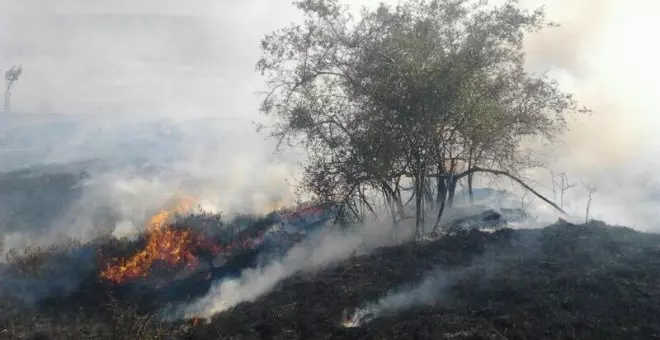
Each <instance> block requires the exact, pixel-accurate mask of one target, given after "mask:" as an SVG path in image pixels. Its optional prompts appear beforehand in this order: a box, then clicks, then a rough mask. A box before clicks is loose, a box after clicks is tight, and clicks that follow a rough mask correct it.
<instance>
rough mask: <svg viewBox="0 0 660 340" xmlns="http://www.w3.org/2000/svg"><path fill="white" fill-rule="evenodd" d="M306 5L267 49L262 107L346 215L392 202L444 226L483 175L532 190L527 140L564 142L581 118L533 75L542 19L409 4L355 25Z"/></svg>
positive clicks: (398, 214) (414, 0)
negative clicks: (534, 42)
mask: <svg viewBox="0 0 660 340" xmlns="http://www.w3.org/2000/svg"><path fill="white" fill-rule="evenodd" d="M294 4H295V5H296V6H297V7H298V8H299V9H300V10H301V11H303V13H304V15H305V20H304V22H303V23H302V24H291V25H290V26H288V27H285V28H283V29H280V30H278V31H275V32H273V33H271V34H269V35H267V36H266V37H265V38H264V39H263V40H262V44H261V48H262V51H263V56H262V58H261V59H260V60H259V61H258V63H257V70H258V71H259V72H261V74H262V75H265V76H266V77H267V93H266V95H265V98H264V100H263V103H262V110H263V112H264V113H265V114H267V115H270V116H273V117H275V120H274V121H275V123H274V124H273V125H272V126H270V128H271V133H272V135H273V136H274V137H277V138H278V139H279V141H280V143H288V144H294V145H299V146H303V147H305V148H306V149H307V150H308V152H309V159H310V162H309V164H307V165H306V166H305V171H304V179H303V187H304V188H305V189H307V190H309V191H310V192H311V193H313V194H314V195H315V196H316V197H317V198H319V199H321V200H324V201H327V202H332V203H334V204H337V205H338V207H339V208H340V212H342V213H343V214H342V215H343V216H344V217H346V218H359V217H360V216H362V215H363V214H364V212H365V211H370V212H372V213H375V210H376V208H375V206H376V202H377V201H378V200H381V201H383V202H385V203H386V204H385V206H386V207H388V209H389V212H390V213H391V216H392V218H393V220H394V221H398V220H400V219H403V218H408V217H412V216H409V215H411V214H410V212H409V209H408V207H407V206H408V205H409V204H410V203H409V202H414V207H415V209H414V217H415V219H416V221H417V225H418V227H420V226H421V225H422V224H423V223H424V218H425V215H426V214H427V213H428V212H429V211H433V209H435V211H436V212H437V215H436V216H437V217H436V221H435V225H436V227H437V225H438V224H439V222H440V217H441V215H442V213H443V210H444V207H445V205H451V204H452V203H453V197H454V192H455V190H456V185H457V183H458V182H459V181H460V180H462V179H464V178H466V179H467V181H468V182H469V186H470V188H471V183H472V176H473V174H475V173H478V172H485V173H491V174H495V175H504V176H509V177H510V178H512V179H514V180H516V181H517V182H519V183H520V184H522V185H523V186H525V187H527V188H528V189H531V188H530V187H529V186H528V185H526V184H525V183H524V182H523V181H522V180H521V179H520V178H519V176H518V174H519V172H520V170H523V169H525V168H528V167H530V166H532V165H534V159H533V157H530V155H529V154H528V153H527V152H526V150H525V147H524V146H525V141H527V140H529V139H530V138H538V137H541V138H544V139H548V140H551V139H552V138H553V137H554V136H556V135H557V134H558V133H561V132H562V131H563V130H564V129H565V128H566V116H567V115H568V114H570V113H573V112H576V103H575V101H574V100H573V99H572V97H571V95H570V94H567V93H564V92H562V91H561V90H560V89H559V87H558V84H557V83H556V82H555V81H553V80H551V79H549V78H548V77H546V76H545V75H543V74H532V73H529V72H527V71H526V70H525V68H524V61H525V59H524V57H525V54H524V52H523V38H524V36H525V34H526V33H529V32H534V31H537V30H540V29H543V28H545V27H548V26H550V25H549V24H548V23H547V22H546V21H545V17H544V13H543V11H542V10H536V11H533V12H528V11H524V10H522V9H520V8H518V7H517V6H516V3H515V2H514V1H510V2H507V3H505V4H504V5H501V6H492V5H489V4H488V3H487V2H486V1H472V0H409V1H407V2H405V3H403V4H401V5H399V6H396V7H390V6H387V5H384V4H381V5H380V6H379V7H378V8H376V9H374V10H367V9H363V10H362V12H361V15H360V16H359V17H358V18H355V17H353V16H351V15H350V13H349V11H348V8H347V7H345V6H342V5H341V4H340V3H339V2H338V1H337V0H301V1H297V2H295V3H294ZM534 193H535V194H537V195H538V196H541V195H540V194H538V193H537V192H535V191H534ZM541 198H543V197H542V196H541ZM408 199H409V200H408ZM406 200H407V202H406ZM546 201H547V202H548V203H550V204H553V203H552V202H550V201H549V200H546ZM553 205H554V204H553ZM555 208H557V209H559V210H561V209H560V208H559V207H557V206H556V205H555Z"/></svg>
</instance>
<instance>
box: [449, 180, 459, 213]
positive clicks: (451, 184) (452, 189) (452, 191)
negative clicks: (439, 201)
mask: <svg viewBox="0 0 660 340" xmlns="http://www.w3.org/2000/svg"><path fill="white" fill-rule="evenodd" d="M456 184H458V178H456V177H455V176H451V177H450V179H449V187H448V193H447V196H448V197H447V207H449V208H451V207H453V206H454V195H455V194H456Z"/></svg>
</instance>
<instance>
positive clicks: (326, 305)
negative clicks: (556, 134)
mask: <svg viewBox="0 0 660 340" xmlns="http://www.w3.org/2000/svg"><path fill="white" fill-rule="evenodd" d="M108 242H110V243H112V242H116V241H108ZM104 246H105V247H107V246H108V245H107V244H106V245H104ZM129 246H131V244H124V245H123V247H129ZM132 246H134V247H137V244H136V243H133V244H132ZM116 247H118V248H119V247H120V245H116ZM48 257H49V258H53V256H52V254H51V255H49V256H48ZM35 258H36V259H32V260H31V261H32V262H30V261H24V262H21V263H17V264H15V265H14V266H23V267H24V268H23V270H24V271H27V272H30V270H32V272H38V271H39V263H40V262H39V261H40V260H38V256H36V257H35ZM243 260H244V261H246V262H244V263H236V264H235V266H236V268H240V267H241V266H249V265H251V264H254V262H252V260H251V259H249V256H248V257H247V258H244V259H243ZM42 262H43V261H42ZM62 265H63V266H64V265H67V264H66V263H62ZM461 268H482V269H484V268H485V269H488V270H476V271H474V273H473V274H472V275H465V276H462V277H461V279H460V280H456V281H455V282H452V283H451V284H450V286H449V287H448V288H439V289H444V291H443V292H437V293H438V294H436V295H437V296H442V299H441V300H439V301H435V302H436V303H434V301H432V300H429V301H425V303H424V304H423V305H418V306H414V307H411V308H408V309H405V310H400V311H399V312H398V313H391V314H386V315H383V316H381V317H379V318H377V319H375V320H373V321H372V322H370V323H367V324H365V325H363V326H361V327H356V328H343V327H341V325H340V323H339V322H340V319H341V317H342V315H343V312H344V311H345V310H346V309H348V308H352V307H356V306H359V305H362V304H363V303H365V302H368V301H376V300H378V299H379V298H380V297H383V296H384V295H386V294H387V293H388V292H389V291H391V290H396V289H397V288H399V287H403V286H411V285H412V286H414V284H415V283H416V282H420V281H421V280H423V279H424V277H425V276H426V275H428V274H429V273H431V272H437V271H439V270H448V271H452V270H454V271H455V270H460V269H461ZM5 270H6V269H5ZM12 270H17V269H16V268H12ZM208 274H209V273H204V276H202V274H200V273H197V274H195V275H196V276H195V275H193V276H192V277H189V278H187V279H185V280H181V281H177V282H176V285H174V286H170V288H172V287H176V289H175V290H176V291H179V292H180V291H185V292H190V294H188V295H186V294H180V295H179V296H177V297H176V298H177V299H191V298H194V297H195V296H199V295H201V294H204V292H205V291H206V289H208V284H207V283H206V282H209V280H205V278H206V277H207V275H208ZM210 274H211V275H212V276H219V275H225V274H226V273H220V272H218V271H217V270H216V272H214V271H213V270H211V271H210ZM234 274H237V273H234ZM81 280H82V282H81V283H80V284H78V285H77V286H76V287H75V289H72V290H71V291H63V292H60V293H59V295H56V296H54V297H53V296H50V297H48V298H46V299H43V300H41V301H39V302H37V303H32V304H31V305H26V303H24V302H23V303H19V302H16V301H14V300H13V299H0V301H2V302H0V304H1V307H0V308H2V309H1V310H0V338H2V339H37V338H40V339H654V338H659V337H660V321H658V315H660V237H659V236H658V235H655V234H647V233H640V232H637V231H633V230H631V229H628V228H621V227H611V226H606V225H605V224H603V223H600V222H591V223H589V224H586V225H572V224H568V223H559V224H556V225H552V226H549V227H546V228H544V229H537V230H512V229H502V230H498V231H497V232H494V233H486V232H482V231H478V230H471V231H469V232H462V233H458V234H456V235H452V236H447V237H444V238H442V239H439V240H437V241H433V242H425V243H415V244H407V245H403V246H397V247H390V248H384V249H381V250H377V251H375V252H373V253H372V254H370V255H367V256H359V257H354V258H351V259H349V260H348V261H345V262H342V263H339V264H336V265H334V266H332V267H330V268H326V269H321V270H320V271H318V272H316V273H301V274H299V275H297V276H295V277H291V278H289V279H287V280H285V281H284V282H281V283H280V284H278V285H277V287H276V288H275V290H274V291H272V292H270V293H269V294H267V295H265V296H263V297H261V298H259V299H257V300H256V301H255V302H249V303H243V304H240V305H238V306H236V307H235V308H233V309H231V310H230V311H228V312H225V313H222V314H219V315H216V316H215V317H214V318H213V319H212V320H210V321H209V322H195V321H192V320H187V321H177V322H164V321H161V320H159V319H158V318H157V317H156V313H157V311H158V310H159V309H160V308H162V307H166V306H167V304H168V299H169V297H167V298H163V295H162V292H161V291H158V290H150V289H144V290H142V291H141V290H139V289H137V288H136V289H135V290H131V289H129V288H127V287H129V286H115V285H111V284H108V283H107V282H103V281H101V280H99V279H98V277H97V276H96V275H95V272H94V271H89V272H88V274H87V275H86V276H84V277H82V278H81ZM0 284H2V282H1V281H0ZM200 287H201V288H200ZM133 288H135V287H133ZM136 292H137V293H136Z"/></svg>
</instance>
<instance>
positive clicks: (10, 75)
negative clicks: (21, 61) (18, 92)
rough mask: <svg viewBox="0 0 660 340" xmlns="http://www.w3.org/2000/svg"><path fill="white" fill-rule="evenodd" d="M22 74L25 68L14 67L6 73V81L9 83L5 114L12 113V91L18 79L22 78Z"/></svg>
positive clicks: (6, 91) (6, 93)
mask: <svg viewBox="0 0 660 340" xmlns="http://www.w3.org/2000/svg"><path fill="white" fill-rule="evenodd" d="M21 73H23V68H21V67H20V66H16V65H14V66H13V67H12V68H10V69H9V70H7V71H5V80H6V81H7V86H6V87H5V112H10V111H11V102H10V99H11V98H10V97H11V89H12V87H13V86H14V84H15V83H16V81H18V78H19V77H20V76H21Z"/></svg>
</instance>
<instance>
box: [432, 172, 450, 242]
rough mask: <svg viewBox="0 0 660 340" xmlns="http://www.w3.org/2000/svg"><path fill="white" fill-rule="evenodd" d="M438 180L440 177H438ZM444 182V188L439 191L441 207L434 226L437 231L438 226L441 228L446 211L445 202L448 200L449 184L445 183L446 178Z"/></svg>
mask: <svg viewBox="0 0 660 340" xmlns="http://www.w3.org/2000/svg"><path fill="white" fill-rule="evenodd" d="M438 180H440V179H439V178H438ZM442 182H443V190H442V192H438V197H439V198H440V204H439V205H440V207H439V208H438V215H437V217H436V218H435V225H434V226H433V230H434V231H437V230H438V228H440V220H441V219H442V214H443V213H444V212H445V202H446V201H447V186H446V185H445V184H444V179H443V180H442Z"/></svg>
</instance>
